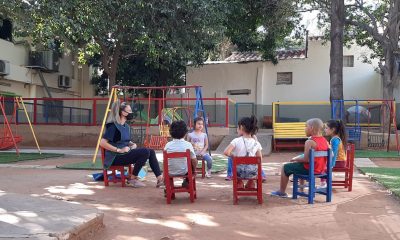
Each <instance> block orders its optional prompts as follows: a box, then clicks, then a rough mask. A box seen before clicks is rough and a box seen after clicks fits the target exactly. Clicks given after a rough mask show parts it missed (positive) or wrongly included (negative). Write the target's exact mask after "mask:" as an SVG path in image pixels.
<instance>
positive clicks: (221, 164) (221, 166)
mask: <svg viewBox="0 0 400 240" xmlns="http://www.w3.org/2000/svg"><path fill="white" fill-rule="evenodd" d="M212 157H213V167H212V172H213V173H217V172H221V171H224V170H226V166H227V161H228V158H226V157H224V156H222V155H215V156H214V155H213V156H212ZM199 163H200V161H199ZM159 164H160V168H161V170H162V168H163V163H162V161H159ZM146 166H147V169H150V166H149V164H148V163H147V164H146ZM57 168H62V169H76V170H102V169H103V168H102V164H101V159H97V160H96V163H95V164H94V165H93V164H92V161H85V162H79V163H68V164H64V165H61V166H57Z"/></svg>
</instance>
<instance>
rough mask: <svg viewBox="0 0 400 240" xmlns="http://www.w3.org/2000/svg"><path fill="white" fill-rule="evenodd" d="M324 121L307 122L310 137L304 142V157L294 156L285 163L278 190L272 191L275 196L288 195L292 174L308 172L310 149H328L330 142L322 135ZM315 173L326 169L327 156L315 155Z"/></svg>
mask: <svg viewBox="0 0 400 240" xmlns="http://www.w3.org/2000/svg"><path fill="white" fill-rule="evenodd" d="M323 127H324V123H323V122H322V121H321V119H319V118H312V119H310V120H308V121H307V122H306V128H305V132H306V135H307V136H308V137H309V139H308V140H307V141H306V142H305V144H304V157H303V158H301V157H299V158H297V157H296V158H294V159H292V160H290V161H291V162H290V163H286V164H285V165H283V168H282V171H281V183H280V188H279V190H278V191H274V192H271V195H273V196H279V197H288V195H287V193H286V187H287V184H288V182H289V176H290V175H292V174H308V169H309V164H308V162H309V151H310V149H314V150H315V151H326V150H328V148H329V145H328V142H327V141H326V139H325V138H324V137H323V136H322V129H323ZM314 160H315V163H314V164H315V165H314V173H315V174H320V173H323V172H324V171H325V170H326V157H315V158H314Z"/></svg>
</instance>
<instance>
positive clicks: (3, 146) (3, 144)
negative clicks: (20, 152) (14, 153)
mask: <svg viewBox="0 0 400 240" xmlns="http://www.w3.org/2000/svg"><path fill="white" fill-rule="evenodd" d="M14 140H15V143H16V144H18V143H20V142H22V136H14ZM13 148H15V146H14V142H13V140H12V137H1V138H0V150H9V149H13Z"/></svg>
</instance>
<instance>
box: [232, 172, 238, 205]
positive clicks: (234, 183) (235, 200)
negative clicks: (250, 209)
mask: <svg viewBox="0 0 400 240" xmlns="http://www.w3.org/2000/svg"><path fill="white" fill-rule="evenodd" d="M234 174H235V173H234ZM232 184H233V187H232V189H233V204H234V205H236V204H238V196H237V180H236V178H234V179H233V181H232Z"/></svg>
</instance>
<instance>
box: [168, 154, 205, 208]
mask: <svg viewBox="0 0 400 240" xmlns="http://www.w3.org/2000/svg"><path fill="white" fill-rule="evenodd" d="M163 156H164V159H163V164H164V181H165V190H166V194H167V195H166V197H167V204H170V203H171V200H172V199H175V193H178V192H188V193H189V196H190V202H192V203H193V202H194V199H196V198H197V191H196V178H195V175H194V174H192V163H191V159H190V151H189V150H186V152H174V153H167V152H166V151H163ZM170 158H186V159H187V168H188V173H187V175H179V176H170V175H169V170H168V160H169V159H170ZM174 178H187V179H188V180H189V181H188V182H189V184H188V186H187V187H182V186H175V185H174Z"/></svg>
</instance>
